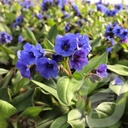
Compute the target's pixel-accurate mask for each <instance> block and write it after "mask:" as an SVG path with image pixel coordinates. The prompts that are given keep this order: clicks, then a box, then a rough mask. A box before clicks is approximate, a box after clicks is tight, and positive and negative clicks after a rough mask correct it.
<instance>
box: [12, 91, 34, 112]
mask: <svg viewBox="0 0 128 128" xmlns="http://www.w3.org/2000/svg"><path fill="white" fill-rule="evenodd" d="M33 92H34V89H29V90H28V91H26V92H24V93H22V94H20V95H18V96H16V97H15V98H14V99H13V105H14V106H15V107H16V109H17V111H18V112H20V111H23V110H25V109H26V108H27V107H30V106H31V105H32V101H31V100H32V94H33Z"/></svg>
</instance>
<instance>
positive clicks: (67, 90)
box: [57, 73, 83, 105]
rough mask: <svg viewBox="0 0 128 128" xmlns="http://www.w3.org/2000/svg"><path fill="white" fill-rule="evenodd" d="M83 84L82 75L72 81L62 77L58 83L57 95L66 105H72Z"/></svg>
mask: <svg viewBox="0 0 128 128" xmlns="http://www.w3.org/2000/svg"><path fill="white" fill-rule="evenodd" d="M77 74H78V73H77ZM74 76H75V75H74ZM76 76H77V75H76ZM82 83H83V76H82V75H80V74H79V77H78V76H77V77H72V78H71V79H70V78H69V77H67V76H63V77H61V78H60V79H59V80H58V82H57V93H58V96H59V98H60V100H61V101H62V102H63V103H64V104H66V105H71V100H72V99H73V97H74V95H75V93H76V92H77V91H78V90H79V89H80V87H81V86H82Z"/></svg>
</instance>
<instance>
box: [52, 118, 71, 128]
mask: <svg viewBox="0 0 128 128" xmlns="http://www.w3.org/2000/svg"><path fill="white" fill-rule="evenodd" d="M68 127H69V124H68V123H67V116H61V117H58V118H57V119H56V120H55V121H54V122H53V123H52V124H51V126H50V128H68Z"/></svg>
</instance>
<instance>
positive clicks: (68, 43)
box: [54, 33, 77, 57]
mask: <svg viewBox="0 0 128 128" xmlns="http://www.w3.org/2000/svg"><path fill="white" fill-rule="evenodd" d="M75 37H76V36H75V34H71V33H67V34H65V36H61V35H58V36H57V37H56V40H55V46H54V49H55V51H56V53H57V54H58V55H62V56H64V57H66V56H70V55H71V54H72V53H73V52H74V50H75V49H76V46H77V44H76V38H75Z"/></svg>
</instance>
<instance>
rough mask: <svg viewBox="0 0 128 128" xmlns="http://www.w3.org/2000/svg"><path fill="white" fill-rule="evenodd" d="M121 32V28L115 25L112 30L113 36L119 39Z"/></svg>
mask: <svg viewBox="0 0 128 128" xmlns="http://www.w3.org/2000/svg"><path fill="white" fill-rule="evenodd" d="M121 30H122V27H121V26H119V25H116V26H115V27H114V28H113V30H112V32H113V33H114V35H115V36H118V37H119V36H120V34H121Z"/></svg>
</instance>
